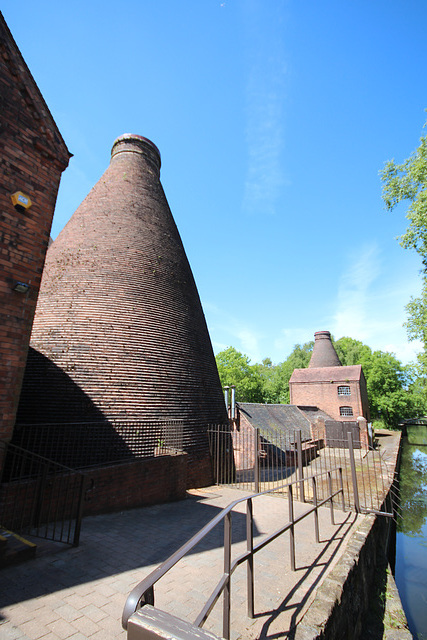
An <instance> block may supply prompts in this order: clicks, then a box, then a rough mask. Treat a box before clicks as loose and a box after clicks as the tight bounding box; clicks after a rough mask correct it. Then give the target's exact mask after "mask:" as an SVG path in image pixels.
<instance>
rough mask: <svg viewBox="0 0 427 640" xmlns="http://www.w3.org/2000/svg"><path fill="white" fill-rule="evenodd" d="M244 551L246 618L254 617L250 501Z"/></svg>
mask: <svg viewBox="0 0 427 640" xmlns="http://www.w3.org/2000/svg"><path fill="white" fill-rule="evenodd" d="M246 550H247V552H248V553H249V557H248V575H247V582H248V617H249V618H253V617H254V530H253V506H252V499H251V498H249V499H248V500H247V502H246Z"/></svg>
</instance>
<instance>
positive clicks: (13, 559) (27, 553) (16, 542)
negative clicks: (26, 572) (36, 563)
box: [0, 527, 37, 568]
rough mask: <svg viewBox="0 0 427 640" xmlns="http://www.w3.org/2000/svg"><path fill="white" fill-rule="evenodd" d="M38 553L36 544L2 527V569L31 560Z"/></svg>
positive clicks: (0, 530)
mask: <svg viewBox="0 0 427 640" xmlns="http://www.w3.org/2000/svg"><path fill="white" fill-rule="evenodd" d="M36 551H37V545H36V544H34V542H30V541H29V540H26V539H25V538H23V537H22V536H20V535H18V534H17V533H13V532H12V531H9V530H8V529H5V528H3V527H0V568H2V567H6V566H8V565H10V564H17V563H19V562H24V561H25V560H29V559H30V558H33V557H34V556H35V555H36Z"/></svg>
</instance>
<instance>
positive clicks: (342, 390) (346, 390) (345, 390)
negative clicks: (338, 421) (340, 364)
mask: <svg viewBox="0 0 427 640" xmlns="http://www.w3.org/2000/svg"><path fill="white" fill-rule="evenodd" d="M338 395H339V396H350V395H351V392H350V387H349V386H348V385H346V384H345V385H344V384H343V385H341V386H340V387H338Z"/></svg>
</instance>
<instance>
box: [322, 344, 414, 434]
mask: <svg viewBox="0 0 427 640" xmlns="http://www.w3.org/2000/svg"><path fill="white" fill-rule="evenodd" d="M334 346H335V349H336V352H337V354H338V357H339V359H340V360H341V364H343V365H354V364H361V365H362V368H363V373H364V375H365V379H366V386H367V391H368V399H369V406H370V411H371V417H372V419H373V420H374V421H378V422H380V423H382V424H383V425H384V426H385V427H396V426H397V425H398V423H399V421H400V420H401V419H403V418H409V417H415V416H419V415H422V413H423V410H424V396H423V386H422V385H420V383H419V381H418V380H417V376H416V373H415V371H414V369H413V367H410V366H406V367H404V366H403V365H402V363H401V362H400V361H399V360H398V359H397V358H396V357H395V356H394V355H393V354H392V353H388V352H384V351H374V352H372V350H371V348H370V347H368V345H366V344H363V342H361V341H360V340H355V339H354V338H349V337H344V338H340V339H339V340H337V341H336V342H335V344H334Z"/></svg>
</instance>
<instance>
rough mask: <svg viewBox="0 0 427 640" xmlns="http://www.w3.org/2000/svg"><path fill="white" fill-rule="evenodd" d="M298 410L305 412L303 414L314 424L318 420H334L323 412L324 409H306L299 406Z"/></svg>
mask: <svg viewBox="0 0 427 640" xmlns="http://www.w3.org/2000/svg"><path fill="white" fill-rule="evenodd" d="M298 409H299V410H300V411H302V412H303V414H304V415H305V416H306V417H307V418H308V419H309V421H310V422H311V423H312V424H313V423H314V422H316V420H317V418H323V419H324V420H332V418H331V416H330V415H328V414H327V413H325V412H324V411H322V409H319V407H305V406H302V405H298Z"/></svg>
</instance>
